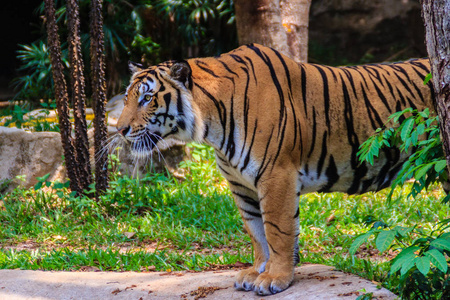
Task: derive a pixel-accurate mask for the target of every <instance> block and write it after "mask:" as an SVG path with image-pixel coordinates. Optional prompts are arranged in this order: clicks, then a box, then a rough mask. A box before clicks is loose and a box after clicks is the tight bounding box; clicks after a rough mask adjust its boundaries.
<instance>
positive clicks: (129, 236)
mask: <svg viewBox="0 0 450 300" xmlns="http://www.w3.org/2000/svg"><path fill="white" fill-rule="evenodd" d="M135 234H136V232H124V233H123V235H124V236H126V237H127V238H129V239H131V238H132V237H133V236H134V235H135Z"/></svg>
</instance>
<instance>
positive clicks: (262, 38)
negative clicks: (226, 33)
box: [234, 0, 289, 56]
mask: <svg viewBox="0 0 450 300" xmlns="http://www.w3.org/2000/svg"><path fill="white" fill-rule="evenodd" d="M234 5H235V13H236V26H237V32H238V39H239V44H240V45H244V44H249V43H258V44H261V45H264V46H268V47H272V48H274V49H276V50H278V51H280V52H282V53H283V54H286V55H288V56H289V47H288V45H287V37H286V31H285V30H284V28H283V25H282V22H281V11H280V0H273V1H271V0H252V1H249V0H235V2H234Z"/></svg>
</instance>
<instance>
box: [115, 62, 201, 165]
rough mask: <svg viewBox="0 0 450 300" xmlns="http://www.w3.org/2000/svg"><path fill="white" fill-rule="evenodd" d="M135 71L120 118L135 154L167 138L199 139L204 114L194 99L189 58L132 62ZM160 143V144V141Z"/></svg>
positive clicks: (121, 130) (144, 152) (146, 152)
mask: <svg viewBox="0 0 450 300" xmlns="http://www.w3.org/2000/svg"><path fill="white" fill-rule="evenodd" d="M129 67H130V70H131V72H132V73H133V75H132V77H131V81H130V85H129V86H128V87H127V90H126V93H125V98H124V105H125V106H124V109H123V111H122V114H121V116H120V118H119V121H118V122H117V130H118V132H119V133H120V134H121V135H122V136H123V137H124V138H125V140H126V141H128V142H129V143H130V145H131V153H132V155H134V156H146V155H149V154H151V153H152V151H153V150H154V149H155V148H157V147H158V146H161V145H160V144H159V143H164V142H163V140H164V139H170V138H171V139H176V140H180V141H192V140H198V137H197V136H198V135H199V132H201V127H202V126H201V124H202V123H201V118H200V112H199V110H198V108H197V107H196V106H195V104H194V103H193V101H192V98H193V97H192V71H191V68H190V66H189V64H188V62H187V61H180V62H172V61H170V62H166V63H162V64H159V65H157V66H153V67H150V68H143V67H142V65H139V64H136V63H132V62H130V63H129ZM158 144H159V145H158Z"/></svg>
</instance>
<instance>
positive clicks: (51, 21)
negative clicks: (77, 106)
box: [45, 0, 82, 194]
mask: <svg viewBox="0 0 450 300" xmlns="http://www.w3.org/2000/svg"><path fill="white" fill-rule="evenodd" d="M45 18H46V22H47V35H48V37H47V39H48V45H49V51H50V61H51V64H52V74H53V81H54V84H55V98H56V108H57V111H58V116H59V128H60V133H61V142H62V145H63V148H64V159H65V162H66V169H67V176H68V177H69V180H70V189H71V190H72V191H75V192H77V193H78V194H79V193H81V192H82V190H81V189H80V186H79V182H78V170H77V169H78V167H77V163H76V159H75V156H74V147H73V139H72V124H71V123H70V118H69V106H68V99H69V96H68V93H67V85H66V80H65V79H64V73H63V69H64V67H63V64H62V60H61V45H60V42H59V35H58V27H57V25H56V17H55V4H54V0H45Z"/></svg>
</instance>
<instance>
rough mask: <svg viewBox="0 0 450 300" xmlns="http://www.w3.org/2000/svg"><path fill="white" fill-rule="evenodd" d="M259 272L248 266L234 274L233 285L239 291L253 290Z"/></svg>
mask: <svg viewBox="0 0 450 300" xmlns="http://www.w3.org/2000/svg"><path fill="white" fill-rule="evenodd" d="M258 276H259V272H258V271H257V270H256V269H255V267H250V268H248V269H246V270H242V271H239V273H238V274H237V275H236V281H235V283H234V287H235V288H236V289H237V290H240V291H253V290H254V286H255V285H254V282H255V280H256V278H258Z"/></svg>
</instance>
